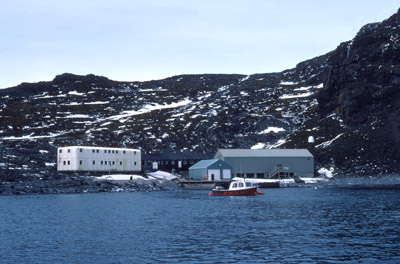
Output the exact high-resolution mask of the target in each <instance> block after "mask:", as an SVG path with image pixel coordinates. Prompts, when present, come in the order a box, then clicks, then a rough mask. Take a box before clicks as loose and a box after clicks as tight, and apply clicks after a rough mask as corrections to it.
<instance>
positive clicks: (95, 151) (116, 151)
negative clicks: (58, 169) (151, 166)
mask: <svg viewBox="0 0 400 264" xmlns="http://www.w3.org/2000/svg"><path fill="white" fill-rule="evenodd" d="M62 151H63V150H62V149H60V153H62ZM67 152H68V153H71V149H67ZM79 152H83V149H79ZM107 152H108V153H109V154H111V153H112V154H118V150H111V149H108V150H107V149H105V150H104V153H107ZM92 153H100V150H99V149H92ZM122 153H123V154H126V151H125V150H123V151H122ZM133 153H134V155H136V151H134V152H133Z"/></svg>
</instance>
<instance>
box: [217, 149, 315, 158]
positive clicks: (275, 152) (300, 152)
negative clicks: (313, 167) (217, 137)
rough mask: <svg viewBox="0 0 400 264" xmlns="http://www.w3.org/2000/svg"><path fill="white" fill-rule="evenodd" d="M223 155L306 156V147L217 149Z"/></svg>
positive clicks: (307, 153) (309, 156)
mask: <svg viewBox="0 0 400 264" xmlns="http://www.w3.org/2000/svg"><path fill="white" fill-rule="evenodd" d="M218 152H219V153H221V155H222V156H224V157H308V158H311V157H313V155H312V154H311V153H310V152H309V151H308V150H307V149H218Z"/></svg>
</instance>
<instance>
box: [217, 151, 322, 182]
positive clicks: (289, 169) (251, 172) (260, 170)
mask: <svg viewBox="0 0 400 264" xmlns="http://www.w3.org/2000/svg"><path fill="white" fill-rule="evenodd" d="M214 158H215V159H220V160H222V161H224V162H226V163H228V164H229V165H231V166H232V173H233V176H234V177H247V178H277V177H281V176H289V177H292V176H299V177H313V176H314V156H313V155H312V154H311V153H310V152H309V151H308V150H307V149H219V150H218V151H217V153H216V154H215V156H214Z"/></svg>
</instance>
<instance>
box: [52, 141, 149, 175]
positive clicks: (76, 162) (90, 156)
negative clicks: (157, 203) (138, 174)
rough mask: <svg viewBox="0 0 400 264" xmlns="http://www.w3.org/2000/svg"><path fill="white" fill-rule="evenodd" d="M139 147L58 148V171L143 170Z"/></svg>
mask: <svg viewBox="0 0 400 264" xmlns="http://www.w3.org/2000/svg"><path fill="white" fill-rule="evenodd" d="M141 163H142V159H141V152H140V150H139V149H128V148H105V147H82V146H68V147H62V148H58V150H57V170H58V171H104V172H115V171H116V172H133V171H141Z"/></svg>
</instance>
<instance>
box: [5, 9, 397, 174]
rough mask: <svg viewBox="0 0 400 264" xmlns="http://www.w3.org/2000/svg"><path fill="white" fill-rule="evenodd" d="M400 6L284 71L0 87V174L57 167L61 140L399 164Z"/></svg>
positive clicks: (392, 167) (363, 168) (377, 167)
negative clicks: (304, 151)
mask: <svg viewBox="0 0 400 264" xmlns="http://www.w3.org/2000/svg"><path fill="white" fill-rule="evenodd" d="M399 17H400V13H399V12H398V13H397V14H395V15H393V16H392V17H390V18H389V19H387V20H385V21H383V22H382V23H376V24H370V25H366V26H364V27H363V28H362V29H361V30H360V31H359V33H358V34H357V35H356V36H355V38H354V39H353V40H351V41H348V42H345V43H342V44H340V45H339V46H338V48H337V49H336V50H334V51H332V52H330V53H328V54H325V55H322V56H320V57H317V58H314V59H311V60H308V61H305V62H301V63H299V64H298V65H297V66H296V67H295V68H293V69H290V70H286V71H283V72H279V73H266V74H254V75H249V76H244V75H226V74H220V75H218V74H214V75H213V74H205V75H181V76H174V77H171V78H167V79H163V80H154V81H148V82H117V81H113V80H109V79H107V78H105V77H100V76H95V75H87V76H77V75H73V74H61V75H59V76H56V78H55V79H54V80H53V81H51V82H40V83H33V84H29V83H23V84H21V85H19V86H17V87H12V88H9V89H3V90H0V115H1V120H2V121H1V124H0V141H1V144H2V148H1V160H0V177H1V178H2V179H3V180H4V179H7V180H15V179H19V178H24V177H43V176H45V177H48V176H51V177H58V174H57V172H56V148H57V147H59V146H66V145H89V146H100V145H101V146H113V147H135V148H141V149H142V150H143V151H152V150H169V151H170V150H176V151H179V150H193V151H215V150H216V149H218V148H250V147H255V146H256V147H268V148H273V147H280V148H304V147H308V144H307V138H308V136H314V138H315V139H316V143H315V149H314V150H313V151H314V152H315V155H316V161H317V163H316V166H317V169H318V168H319V167H322V166H325V167H326V166H329V167H331V166H333V167H335V168H336V169H337V170H336V171H338V172H339V173H341V174H343V173H349V174H354V173H356V174H378V173H397V172H398V170H399V169H400V168H399V167H398V165H397V161H398V160H399V158H400V157H399V154H398V153H397V149H398V146H399V138H398V136H397V135H398V131H399V126H400V125H399V124H400V123H399V121H400V120H399V118H400V117H399V113H398V112H399V109H400V108H399V103H400V100H399V95H398V93H397V90H398V89H399V83H400V67H399V60H400V54H399V49H400V44H399V40H400V24H399V21H400V18H399Z"/></svg>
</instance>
